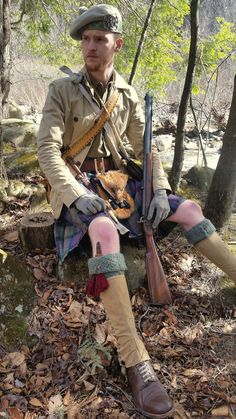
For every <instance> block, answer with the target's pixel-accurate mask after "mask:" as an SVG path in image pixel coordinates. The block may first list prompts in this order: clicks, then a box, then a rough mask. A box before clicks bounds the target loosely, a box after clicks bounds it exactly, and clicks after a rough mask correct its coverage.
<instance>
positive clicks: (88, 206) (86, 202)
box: [74, 194, 106, 215]
mask: <svg viewBox="0 0 236 419" xmlns="http://www.w3.org/2000/svg"><path fill="white" fill-rule="evenodd" d="M74 205H75V207H76V208H77V210H79V211H81V212H82V213H83V214H85V215H93V214H97V213H98V212H101V211H105V209H106V203H105V201H104V199H102V198H100V197H99V196H97V195H92V194H91V195H90V194H85V195H82V196H80V197H79V198H78V199H76V201H75V202H74Z"/></svg>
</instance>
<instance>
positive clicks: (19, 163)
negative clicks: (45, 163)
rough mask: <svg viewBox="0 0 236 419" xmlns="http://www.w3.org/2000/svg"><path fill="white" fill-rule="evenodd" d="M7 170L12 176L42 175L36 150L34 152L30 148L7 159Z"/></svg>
mask: <svg viewBox="0 0 236 419" xmlns="http://www.w3.org/2000/svg"><path fill="white" fill-rule="evenodd" d="M6 168H7V171H8V172H9V173H11V174H19V173H25V174H36V173H41V170H40V167H39V163H38V158H37V153H36V149H35V150H33V151H32V149H31V150H29V149H28V148H24V149H21V150H19V151H17V152H15V153H14V155H12V156H9V157H7V158H6Z"/></svg>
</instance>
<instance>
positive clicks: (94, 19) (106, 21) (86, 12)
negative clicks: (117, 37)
mask: <svg viewBox="0 0 236 419" xmlns="http://www.w3.org/2000/svg"><path fill="white" fill-rule="evenodd" d="M87 29H97V30H100V31H108V32H114V33H122V17H121V14H120V12H119V11H118V9H117V8H116V7H114V6H111V5H110V4H98V5H96V6H92V7H90V8H89V9H86V7H81V8H80V15H79V16H78V17H77V18H76V19H75V20H74V22H72V25H71V28H70V36H71V37H72V38H73V39H76V40H81V37H82V32H83V31H84V30H87Z"/></svg>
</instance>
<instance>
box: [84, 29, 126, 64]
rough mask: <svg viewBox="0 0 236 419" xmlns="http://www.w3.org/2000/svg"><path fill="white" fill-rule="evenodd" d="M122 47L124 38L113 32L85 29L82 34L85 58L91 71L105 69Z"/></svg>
mask: <svg viewBox="0 0 236 419" xmlns="http://www.w3.org/2000/svg"><path fill="white" fill-rule="evenodd" d="M121 47H122V39H121V38H117V37H116V36H115V35H114V34H113V33H111V32H105V31H99V30H91V29H90V30H85V31H84V32H83V34H82V51H83V58H84V62H85V65H86V67H87V69H88V70H89V71H91V72H97V71H104V70H105V69H106V68H108V67H109V66H110V65H111V64H112V62H113V58H114V54H115V52H117V51H119V50H120V49H121Z"/></svg>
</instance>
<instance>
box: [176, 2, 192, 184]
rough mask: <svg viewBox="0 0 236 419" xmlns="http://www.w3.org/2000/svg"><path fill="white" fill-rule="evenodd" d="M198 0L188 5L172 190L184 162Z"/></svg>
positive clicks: (177, 182) (177, 180)
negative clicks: (187, 38)
mask: <svg viewBox="0 0 236 419" xmlns="http://www.w3.org/2000/svg"><path fill="white" fill-rule="evenodd" d="M198 12H199V0H192V1H191V5H190V23H191V41H190V48H189V57H188V67H187V72H186V77H185V83H184V88H183V93H182V97H181V101H180V106H179V112H178V120H177V131H176V138H175V151H174V160H173V165H172V168H171V173H170V178H169V180H170V184H171V187H172V189H173V191H176V189H177V188H178V185H179V181H180V176H181V172H182V169H183V162H184V127H185V122H186V115H187V109H188V102H189V97H190V93H191V87H192V81H193V75H194V69H195V63H196V55H197V42H198V21H199V16H198V14H199V13H198Z"/></svg>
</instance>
